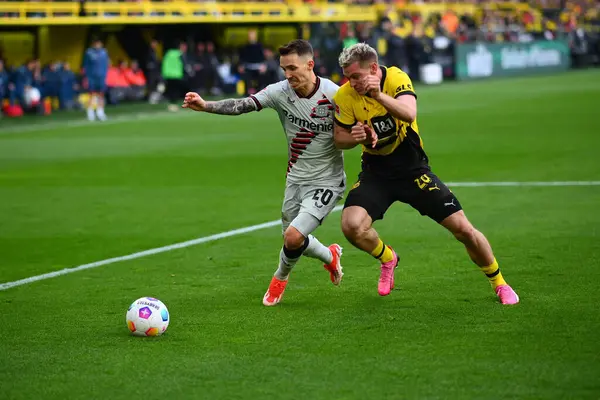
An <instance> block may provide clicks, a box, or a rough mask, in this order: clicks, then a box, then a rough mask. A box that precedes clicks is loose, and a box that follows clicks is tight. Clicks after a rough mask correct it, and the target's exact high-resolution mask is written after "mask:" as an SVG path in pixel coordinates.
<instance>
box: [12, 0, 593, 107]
mask: <svg viewBox="0 0 600 400" xmlns="http://www.w3.org/2000/svg"><path fill="white" fill-rule="evenodd" d="M98 24H102V25H101V26H100V27H99V25H98ZM0 32H1V33H2V35H1V39H0V60H1V61H2V62H0V103H1V104H2V105H3V110H4V112H5V114H13V115H17V114H20V112H18V110H17V108H21V109H22V110H24V111H25V112H34V113H41V114H43V113H49V112H51V111H52V110H54V109H69V108H76V107H81V104H82V103H83V102H84V101H83V100H82V99H83V98H85V96H86V92H87V89H88V83H87V82H86V80H85V79H84V78H82V70H81V64H82V57H83V53H84V51H85V49H86V47H87V46H88V44H89V43H90V41H91V39H92V38H93V37H98V38H100V39H101V40H102V41H103V43H104V46H105V47H106V49H107V52H108V54H109V57H110V58H111V62H112V64H113V65H112V66H111V67H110V69H109V71H108V75H107V78H106V85H107V93H106V94H107V99H108V101H109V103H110V104H118V103H120V102H123V101H131V100H133V101H136V100H138V101H139V100H142V99H144V98H145V99H147V100H149V101H151V102H156V101H159V100H160V99H161V97H164V84H163V83H164V80H163V79H162V77H161V60H162V56H163V54H165V53H166V52H167V50H168V49H173V48H176V47H178V46H179V43H180V41H184V42H185V43H186V48H187V49H186V50H185V54H183V53H182V54H181V55H180V56H181V57H182V59H183V60H184V62H183V68H184V70H183V78H182V82H181V85H182V87H181V88H179V89H177V93H179V92H181V91H182V90H186V89H194V90H197V91H199V92H202V93H210V94H217V95H218V94H222V93H235V92H237V93H238V94H240V95H242V94H245V93H251V92H254V91H256V90H260V88H262V87H264V86H265V85H266V84H268V83H269V82H272V81H274V80H277V79H280V78H281V76H280V73H279V70H278V68H277V59H276V57H275V55H274V53H275V52H274V50H275V49H276V48H277V46H278V45H279V44H281V43H283V42H286V41H288V40H290V39H293V38H295V37H303V38H306V39H309V40H311V42H312V43H313V45H314V47H315V49H316V52H317V56H318V59H317V66H316V68H317V71H318V73H319V74H321V75H323V76H328V77H331V78H332V79H334V80H337V81H341V77H340V75H339V69H338V67H337V55H338V54H339V52H340V50H341V49H342V48H343V47H347V46H349V45H351V44H353V43H356V42H358V41H363V42H367V43H369V44H371V45H372V46H374V47H376V48H377V49H378V51H379V53H380V54H381V55H382V56H383V58H384V62H385V63H387V64H389V65H397V66H399V67H401V68H403V69H405V70H406V71H408V72H409V74H410V75H411V78H412V79H414V80H419V79H420V78H421V76H420V75H421V68H422V66H424V65H430V64H436V65H439V66H441V68H442V72H443V76H444V78H445V79H452V78H455V77H456V75H457V71H458V70H459V69H460V68H459V67H458V64H459V62H458V61H457V54H458V53H457V48H458V47H461V46H463V45H465V46H466V45H468V44H470V43H487V44H495V45H502V44H510V43H515V44H526V43H534V42H536V41H545V42H555V41H556V42H561V43H565V44H566V45H567V46H568V48H569V51H570V58H571V59H570V62H569V63H570V65H572V66H574V67H586V66H590V65H598V64H599V60H600V44H599V43H600V40H599V37H600V3H599V2H597V1H591V0H586V1H564V0H563V1H558V0H534V1H498V2H490V1H476V0H472V1H465V2H449V1H415V2H411V1H404V0H398V1H380V0H377V1H372V0H352V1H315V0H306V1H301V0H289V1H255V2H244V1H239V2H238V1H233V2H232V1H211V2H204V1H181V0H175V1H145V0H142V1H49V2H32V1H0ZM136 60H140V62H139V63H138V62H137V61H136ZM129 65H130V66H131V67H129ZM71 66H72V67H73V68H71ZM32 89H35V90H36V91H38V92H39V94H40V96H39V97H40V100H39V101H36V102H34V103H33V104H32V103H31V101H30V100H29V99H30V98H32V97H31V96H30V94H31V93H34V92H31V90H32ZM33 98H34V99H35V98H36V96H33Z"/></svg>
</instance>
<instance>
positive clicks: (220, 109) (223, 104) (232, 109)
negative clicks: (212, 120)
mask: <svg viewBox="0 0 600 400" xmlns="http://www.w3.org/2000/svg"><path fill="white" fill-rule="evenodd" d="M254 110H256V108H255V107H254V101H253V100H252V99H251V98H249V97H246V98H244V99H227V100H220V101H210V102H208V103H206V111H208V112H210V113H213V114H224V115H240V114H245V113H248V112H250V111H254Z"/></svg>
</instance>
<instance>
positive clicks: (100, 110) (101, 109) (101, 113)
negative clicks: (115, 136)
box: [96, 107, 106, 119]
mask: <svg viewBox="0 0 600 400" xmlns="http://www.w3.org/2000/svg"><path fill="white" fill-rule="evenodd" d="M96 115H97V116H98V118H101V119H102V118H106V114H104V107H98V108H96Z"/></svg>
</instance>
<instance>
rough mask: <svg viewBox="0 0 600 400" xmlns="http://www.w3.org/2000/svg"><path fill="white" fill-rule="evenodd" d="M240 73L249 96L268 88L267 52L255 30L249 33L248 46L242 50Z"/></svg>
mask: <svg viewBox="0 0 600 400" xmlns="http://www.w3.org/2000/svg"><path fill="white" fill-rule="evenodd" d="M238 71H239V73H240V74H241V76H242V79H243V80H244V82H245V84H246V93H247V94H249V95H251V94H254V93H256V92H257V91H259V90H261V89H262V88H264V87H265V86H266V82H265V78H266V76H265V74H266V73H267V65H266V60H265V50H264V48H263V45H262V44H261V43H259V42H258V32H257V31H256V30H254V29H251V30H250V31H249V32H248V44H246V45H245V46H243V47H242V48H241V49H240V66H239V68H238Z"/></svg>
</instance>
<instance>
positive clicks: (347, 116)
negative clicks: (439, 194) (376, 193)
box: [333, 66, 429, 177]
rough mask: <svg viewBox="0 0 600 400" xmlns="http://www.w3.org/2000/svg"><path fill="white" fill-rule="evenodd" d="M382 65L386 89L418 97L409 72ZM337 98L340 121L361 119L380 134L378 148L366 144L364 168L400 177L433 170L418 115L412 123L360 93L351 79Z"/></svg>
mask: <svg viewBox="0 0 600 400" xmlns="http://www.w3.org/2000/svg"><path fill="white" fill-rule="evenodd" d="M380 68H381V73H382V77H381V92H382V93H385V94H387V95H388V96H391V97H394V98H397V97H399V96H404V95H408V96H415V97H417V95H416V94H415V91H414V88H413V86H412V82H411V80H410V78H409V77H408V75H407V74H406V73H405V72H403V71H402V70H401V69H399V68H396V67H389V68H387V67H383V66H382V67H380ZM333 99H334V103H335V123H336V124H338V125H340V126H343V127H345V128H347V129H350V128H351V127H352V126H353V125H354V124H355V123H356V122H358V121H360V122H362V123H364V124H368V125H369V126H370V127H371V128H372V129H373V130H374V131H375V133H376V134H377V137H378V141H377V145H376V147H375V148H370V147H365V146H363V153H362V162H363V170H368V171H371V172H373V173H376V174H378V175H386V176H397V177H402V176H412V175H413V174H414V172H416V171H428V170H429V166H428V159H427V155H426V154H425V151H424V150H423V141H422V140H421V137H420V135H419V127H418V125H417V121H416V119H415V121H413V122H412V123H408V122H404V121H401V120H399V119H397V118H395V117H394V116H392V115H391V114H390V113H389V112H388V111H387V110H386V109H385V107H383V106H382V105H381V104H379V102H377V101H376V100H374V99H372V98H371V97H369V96H361V95H360V94H358V93H357V92H356V91H355V90H354V89H353V88H352V87H351V86H350V83H349V82H347V83H345V84H344V85H342V87H340V89H339V90H338V92H337V93H336V95H335V96H334V98H333Z"/></svg>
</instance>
